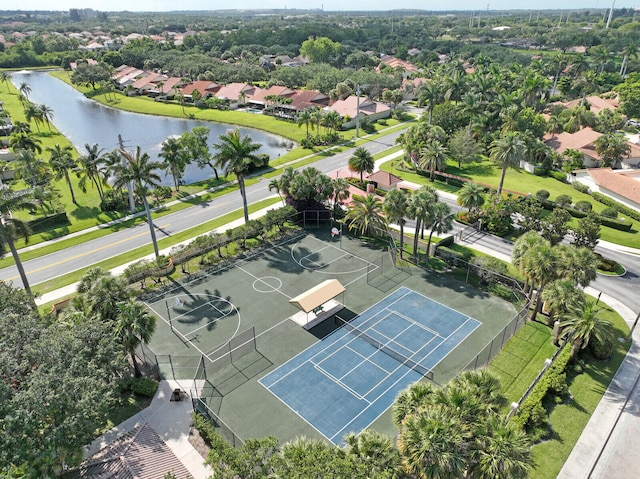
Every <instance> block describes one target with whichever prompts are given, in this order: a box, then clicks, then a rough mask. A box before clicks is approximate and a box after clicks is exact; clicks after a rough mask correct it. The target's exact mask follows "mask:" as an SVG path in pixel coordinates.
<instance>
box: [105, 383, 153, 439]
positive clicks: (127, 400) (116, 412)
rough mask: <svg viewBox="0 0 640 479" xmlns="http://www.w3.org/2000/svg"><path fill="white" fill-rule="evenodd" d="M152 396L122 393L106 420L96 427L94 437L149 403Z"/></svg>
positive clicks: (133, 414)
mask: <svg viewBox="0 0 640 479" xmlns="http://www.w3.org/2000/svg"><path fill="white" fill-rule="evenodd" d="M152 400H153V398H149V397H142V396H136V395H135V394H133V393H125V394H123V395H122V396H121V397H120V398H119V401H118V404H117V405H116V406H114V407H113V408H112V409H111V411H110V412H109V414H108V417H107V421H106V422H105V424H104V425H102V426H100V427H99V428H98V429H96V433H95V434H96V437H99V436H101V435H102V434H104V433H106V432H108V431H110V430H111V429H112V428H113V427H114V426H117V425H118V424H120V423H121V422H123V421H125V420H126V419H129V418H130V417H133V416H135V415H136V414H138V413H139V412H140V411H142V410H143V409H145V408H147V407H148V406H150V405H151V401H152Z"/></svg>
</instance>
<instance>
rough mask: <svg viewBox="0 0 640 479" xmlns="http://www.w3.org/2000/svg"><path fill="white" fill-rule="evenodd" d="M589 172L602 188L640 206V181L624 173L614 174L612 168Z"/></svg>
mask: <svg viewBox="0 0 640 479" xmlns="http://www.w3.org/2000/svg"><path fill="white" fill-rule="evenodd" d="M587 172H588V173H589V176H591V178H593V181H595V182H596V184H597V185H598V186H599V187H600V188H604V189H607V190H609V191H611V192H612V193H616V194H618V195H620V196H622V197H623V198H627V199H628V200H631V201H633V202H634V203H637V204H638V205H640V181H637V180H634V179H633V178H630V177H628V176H626V175H625V174H624V172H623V171H620V172H619V173H614V171H613V170H612V169H611V168H588V169H587Z"/></svg>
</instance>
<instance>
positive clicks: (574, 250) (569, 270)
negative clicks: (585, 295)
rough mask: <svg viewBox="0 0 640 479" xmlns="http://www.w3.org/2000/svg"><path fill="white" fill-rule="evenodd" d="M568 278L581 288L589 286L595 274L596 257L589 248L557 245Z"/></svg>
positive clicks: (596, 266) (596, 267)
mask: <svg viewBox="0 0 640 479" xmlns="http://www.w3.org/2000/svg"><path fill="white" fill-rule="evenodd" d="M557 247H558V248H561V250H560V251H561V254H562V262H563V264H564V270H565V271H566V276H567V278H568V279H570V280H571V281H573V283H574V284H575V285H577V286H580V287H581V288H586V287H587V286H589V284H590V283H591V281H594V280H595V279H596V276H597V270H598V258H597V257H596V255H595V254H594V252H593V251H591V250H590V249H589V248H586V247H579V248H578V247H575V246H574V247H571V246H566V245H558V246H557Z"/></svg>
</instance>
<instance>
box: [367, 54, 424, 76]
mask: <svg viewBox="0 0 640 479" xmlns="http://www.w3.org/2000/svg"><path fill="white" fill-rule="evenodd" d="M382 65H386V66H388V67H389V68H391V69H393V70H395V69H397V68H400V69H402V76H403V77H404V78H409V77H410V76H411V75H415V74H416V73H418V72H419V71H420V70H419V69H418V67H417V66H415V65H414V64H413V63H411V62H408V61H405V60H400V59H399V58H396V57H394V56H391V55H384V56H383V57H382V58H381V59H380V65H379V66H378V67H377V68H376V71H377V72H378V73H380V70H381V67H382Z"/></svg>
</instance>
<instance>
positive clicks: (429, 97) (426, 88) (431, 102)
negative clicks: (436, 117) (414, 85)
mask: <svg viewBox="0 0 640 479" xmlns="http://www.w3.org/2000/svg"><path fill="white" fill-rule="evenodd" d="M441 99H442V90H441V88H440V86H438V85H436V84H435V83H434V82H433V81H429V82H425V83H423V84H422V85H420V86H419V87H418V94H417V101H418V105H427V111H428V112H429V124H431V122H432V121H433V109H434V108H435V106H436V105H437V104H438V103H440V101H441Z"/></svg>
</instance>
